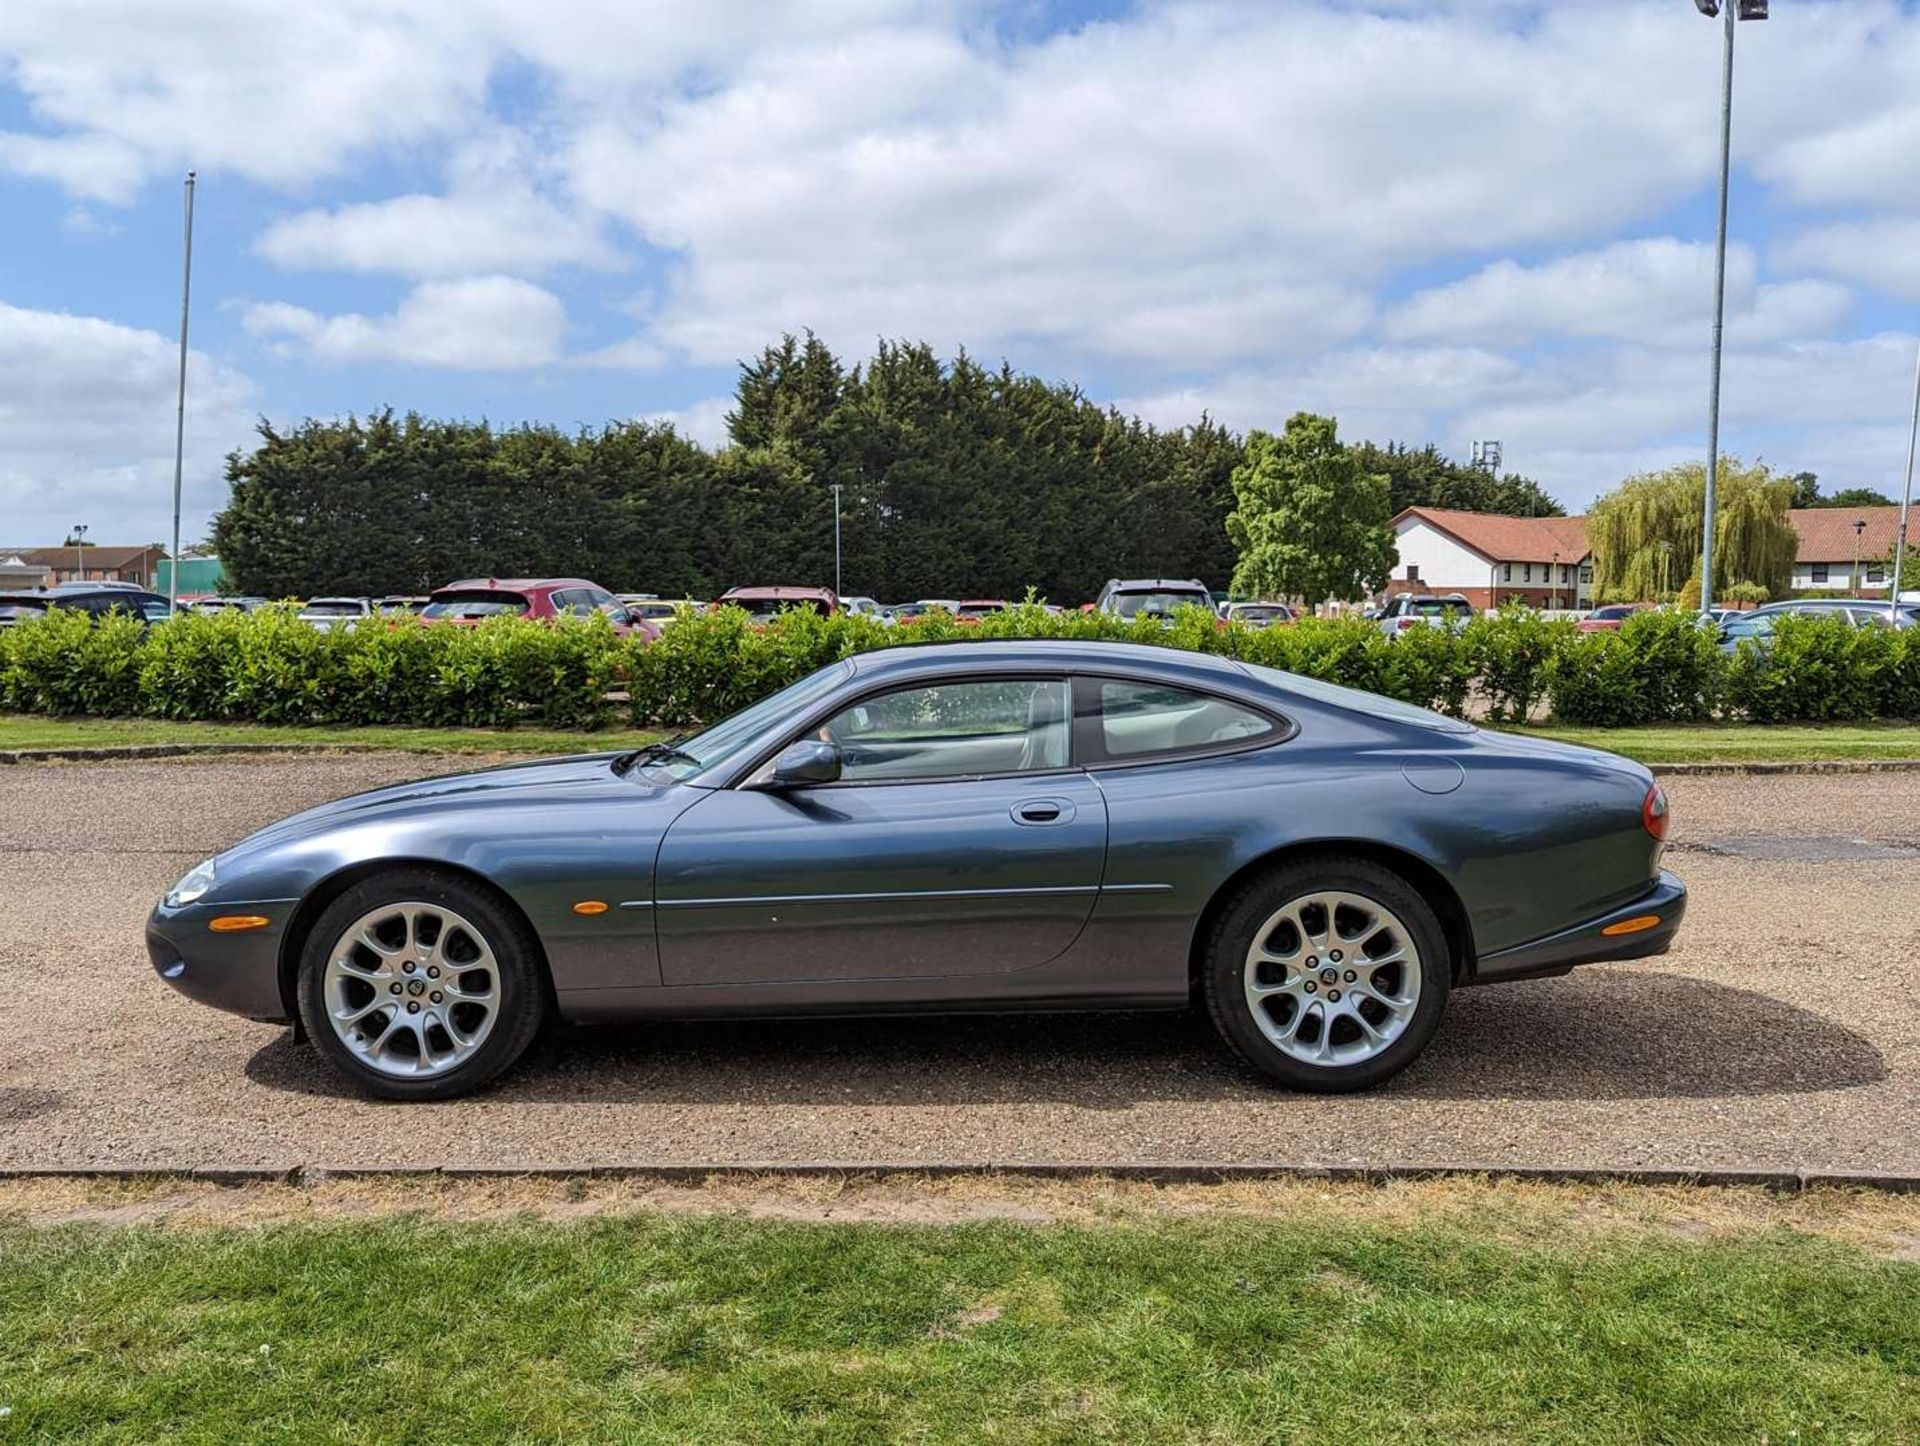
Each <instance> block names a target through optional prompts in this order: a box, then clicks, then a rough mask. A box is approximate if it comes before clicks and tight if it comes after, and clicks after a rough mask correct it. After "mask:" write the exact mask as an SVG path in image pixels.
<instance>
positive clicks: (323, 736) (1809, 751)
mask: <svg viewBox="0 0 1920 1446" xmlns="http://www.w3.org/2000/svg"><path fill="white" fill-rule="evenodd" d="M1514 731H1515V732H1523V733H1527V734H1531V735H1533V736H1535V737H1540V738H1560V739H1564V740H1565V741H1567V742H1569V743H1584V744H1587V745H1589V746H1591V747H1594V748H1608V749H1611V750H1613V751H1614V752H1615V753H1624V754H1626V755H1627V757H1629V758H1637V759H1639V760H1640V761H1641V762H1642V763H1697V762H1713V761H1726V762H1755V761H1771V762H1790V761H1803V762H1804V761H1815V760H1824V759H1845V758H1920V725H1916V724H1912V723H1854V724H1832V725H1805V726H1790V725H1779V726H1773V727H1755V726H1753V725H1750V724H1742V723H1702V724H1692V725H1688V724H1673V725H1669V726H1665V727H1658V728H1560V727H1552V726H1542V727H1532V728H1525V729H1515V730H1514ZM662 736H664V735H663V734H662V733H660V732H658V731H648V730H640V729H631V728H609V729H605V730H603V731H601V732H598V733H578V732H570V731H567V730H563V729H547V728H280V727H265V726H262V725H260V724H255V723H172V722H167V721H165V720H163V719H157V718H43V717H39V716H37V715H32V714H0V749H8V748H99V747H107V746H111V745H113V744H125V743H251V744H260V743H350V744H354V745H356V746H358V747H364V748H406V749H414V750H417V751H420V752H426V753H584V752H592V751H595V750H598V749H605V748H637V747H639V746H640V745H641V744H642V743H650V742H652V741H653V740H655V739H657V738H660V737H662Z"/></svg>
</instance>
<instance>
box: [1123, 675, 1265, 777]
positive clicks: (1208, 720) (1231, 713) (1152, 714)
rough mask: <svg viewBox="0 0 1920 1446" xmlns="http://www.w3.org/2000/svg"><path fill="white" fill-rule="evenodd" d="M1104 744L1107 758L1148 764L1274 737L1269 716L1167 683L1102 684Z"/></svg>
mask: <svg viewBox="0 0 1920 1446" xmlns="http://www.w3.org/2000/svg"><path fill="white" fill-rule="evenodd" d="M1098 688H1099V725H1100V744H1101V748H1102V750H1103V751H1104V752H1105V753H1106V755H1107V756H1108V757H1109V758H1122V759H1127V758H1146V757H1151V756H1152V755H1154V754H1156V753H1188V752H1192V751H1194V750H1196V749H1203V748H1216V747H1221V746H1227V745H1232V744H1236V743H1242V742H1245V741H1246V740H1248V739H1252V738H1259V737H1262V736H1263V735H1265V734H1269V733H1272V732H1273V731H1274V728H1275V724H1274V722H1273V720H1272V719H1271V718H1268V717H1267V716H1266V715H1265V714H1262V713H1256V712H1255V711H1254V710H1253V709H1251V708H1245V707H1242V706H1241V705H1240V704H1238V703H1229V702H1227V701H1226V700H1225V699H1224V698H1213V697H1209V696H1208V695H1207V694H1205V693H1195V692H1192V691H1190V690H1188V689H1186V688H1174V687H1169V686H1167V685H1166V684H1164V683H1122V682H1115V681H1112V680H1110V679H1104V678H1103V679H1101V680H1099V682H1098Z"/></svg>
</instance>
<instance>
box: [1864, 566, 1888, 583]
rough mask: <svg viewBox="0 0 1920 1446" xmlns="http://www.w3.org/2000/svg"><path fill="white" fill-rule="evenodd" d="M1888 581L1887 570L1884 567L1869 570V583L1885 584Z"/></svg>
mask: <svg viewBox="0 0 1920 1446" xmlns="http://www.w3.org/2000/svg"><path fill="white" fill-rule="evenodd" d="M1886 580H1887V571H1886V569H1885V568H1882V567H1870V568H1868V569H1867V581H1868V582H1871V583H1884V582H1885V581H1886Z"/></svg>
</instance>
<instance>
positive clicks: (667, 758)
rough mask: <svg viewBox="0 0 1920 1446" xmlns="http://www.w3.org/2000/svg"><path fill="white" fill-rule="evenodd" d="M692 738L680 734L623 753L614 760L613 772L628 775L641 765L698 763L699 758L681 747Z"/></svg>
mask: <svg viewBox="0 0 1920 1446" xmlns="http://www.w3.org/2000/svg"><path fill="white" fill-rule="evenodd" d="M692 736H693V735H692V734H691V733H680V734H676V735H675V736H674V737H672V738H666V739H662V740H661V741H660V742H658V743H649V744H647V745H646V747H644V748H636V749H634V750H633V751H632V752H631V753H622V754H621V755H620V756H619V757H618V758H616V759H614V760H613V771H614V772H615V773H626V772H627V771H629V770H630V769H632V768H633V767H634V765H635V764H639V763H698V762H700V760H699V759H698V758H696V757H694V756H693V754H691V753H689V752H687V750H686V749H684V748H682V747H680V744H681V743H683V742H684V741H685V740H687V739H688V738H691V737H692Z"/></svg>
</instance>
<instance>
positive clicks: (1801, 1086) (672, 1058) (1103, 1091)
mask: <svg viewBox="0 0 1920 1446" xmlns="http://www.w3.org/2000/svg"><path fill="white" fill-rule="evenodd" d="M247 1074H248V1076H249V1077H250V1078H251V1079H253V1080H254V1081H255V1082H256V1083H258V1084H263V1085H267V1086H269V1087H271V1088H274V1089H282V1090H290V1091H294V1092H297V1093H303V1094H323V1095H343V1094H347V1093H349V1091H348V1090H347V1089H346V1088H345V1086H343V1085H341V1084H340V1083H339V1081H338V1080H336V1079H335V1078H334V1077H333V1076H332V1075H331V1074H330V1073H328V1072H327V1071H326V1070H325V1069H324V1068H323V1067H322V1066H321V1064H320V1061H319V1059H318V1058H317V1057H316V1056H315V1054H314V1053H313V1051H312V1050H310V1049H308V1048H306V1047H303V1046H296V1045H294V1044H293V1043H292V1042H291V1040H290V1039H289V1038H288V1037H287V1036H285V1035H282V1036H280V1037H278V1038H276V1039H275V1041H274V1042H273V1043H271V1044H269V1045H267V1046H265V1047H264V1048H262V1049H261V1050H260V1051H259V1052H258V1053H256V1054H255V1055H254V1056H253V1058H252V1059H251V1060H250V1061H249V1062H248V1064H247ZM1886 1074H1887V1070H1886V1063H1885V1061H1884V1060H1883V1059H1882V1057H1881V1055H1880V1052H1879V1051H1878V1050H1877V1049H1875V1048H1874V1046H1873V1045H1872V1044H1871V1043H1870V1042H1869V1041H1867V1040H1866V1039H1865V1038H1863V1037H1862V1036H1860V1035H1858V1034H1856V1033H1854V1032H1853V1031H1852V1030H1849V1029H1846V1028H1844V1027H1842V1026H1841V1025H1838V1024H1836V1023H1834V1022H1833V1021H1832V1020H1829V1019H1825V1018H1823V1017H1821V1016H1820V1015H1817V1014H1814V1013H1812V1012H1810V1011H1808V1010H1805V1009H1801V1008H1798V1007H1796V1006H1794V1005H1791V1004H1787V1003H1784V1002H1782V1001H1781V1000H1778V999H1774V998H1772V997H1771V996H1769V995H1764V994H1757V993H1754V992H1752V991H1749V990H1744V989H1731V988H1728V987H1726V986H1725V985H1720V984H1712V983H1708V982H1707V981H1705V980H1699V979H1689V978H1686V977H1684V976H1680V975H1673V974H1656V973H1634V972H1631V971H1630V970H1627V969H1605V970H1586V971H1582V972H1580V973H1578V974H1574V975H1571V976H1568V977H1566V978H1561V979H1552V980H1539V981H1534V982H1531V983H1525V984H1512V985H1504V986H1501V987H1499V988H1490V989H1471V990H1464V991H1462V992H1461V993H1460V994H1459V995H1457V996H1456V997H1455V999H1454V1002H1453V1007H1452V1009H1451V1011H1450V1013H1449V1017H1448V1019H1447V1021H1446V1023H1445V1024H1444V1025H1443V1026H1442V1028H1441V1030H1440V1034H1439V1036H1438V1038H1437V1039H1435V1041H1434V1043H1433V1045H1432V1046H1431V1048H1429V1050H1428V1051H1427V1054H1426V1056H1425V1057H1424V1058H1423V1059H1421V1060H1420V1061H1419V1062H1418V1063H1416V1064H1415V1065H1414V1067H1413V1068H1412V1069H1410V1070H1408V1071H1407V1073H1405V1074H1404V1075H1401V1076H1400V1077H1399V1078H1398V1079H1396V1080H1394V1081H1392V1082H1390V1083H1389V1084H1388V1085H1386V1086H1385V1087H1384V1088H1383V1089H1382V1090H1381V1091H1379V1092H1378V1096H1379V1097H1396V1096H1397V1097H1403V1098H1413V1099H1489V1098H1493V1099H1497V1098H1503V1097H1508V1096H1519V1097H1524V1098H1528V1099H1563V1100H1607V1099H1662V1098H1671V1099H1700V1098H1714V1097H1723V1096H1740V1095H1764V1094H1787V1093H1811V1092H1816V1091H1822V1090H1835V1089H1849V1088H1853V1087H1856V1086H1861V1085H1870V1084H1876V1083H1878V1082H1879V1081H1881V1080H1883V1079H1885V1078H1886ZM1273 1097H1274V1096H1273V1093H1272V1091H1271V1090H1270V1089H1268V1088H1267V1087H1266V1086H1265V1085H1264V1084H1263V1083H1262V1082H1261V1081H1260V1080H1259V1078H1257V1077H1256V1076H1255V1075H1254V1074H1253V1072H1252V1071H1251V1070H1249V1069H1247V1068H1246V1067H1244V1066H1242V1065H1241V1064H1240V1063H1239V1062H1238V1061H1237V1060H1235V1059H1234V1058H1233V1057H1232V1056H1230V1055H1229V1054H1228V1052H1227V1050H1226V1048H1225V1047H1224V1046H1223V1045H1222V1044H1221V1043H1220V1042H1219V1040H1218V1039H1217V1038H1216V1037H1215V1036H1214V1034H1213V1031H1212V1028H1211V1026H1210V1025H1209V1024H1207V1023H1206V1021H1205V1020H1204V1019H1203V1018H1201V1017H1200V1016H1199V1015H1198V1014H1056V1015H1018V1016H952V1017H934V1016H925V1017H919V1018H869V1019H813V1020H766V1021H733V1022H665V1021H659V1022H646V1023H639V1024H634V1025H630V1026H626V1027H621V1028H612V1027H603V1028H593V1029H566V1028H561V1029H556V1030H553V1031H551V1032H549V1034H548V1035H547V1036H546V1037H545V1038H543V1039H542V1040H541V1041H539V1042H538V1043H537V1044H536V1045H535V1046H534V1047H533V1049H532V1050H530V1051H529V1052H528V1054H527V1057H526V1058H525V1059H524V1060H522V1061H521V1063H520V1065H519V1066H518V1067H517V1068H516V1069H515V1070H514V1071H513V1072H512V1073H511V1074H510V1075H509V1076H508V1077H507V1078H506V1079H505V1080H504V1081H502V1082H501V1084H500V1086H499V1087H498V1088H497V1089H495V1090H493V1091H491V1092H490V1093H489V1096H488V1098H489V1099H491V1100H495V1101H499V1102H502V1103H508V1102H513V1101H527V1102H538V1103H562V1102H570V1101H577V1102H580V1103H592V1104H623V1103H624V1104H634V1103H640V1104H646V1103H653V1104H671V1105H710V1104H727V1103H739V1104H756V1105H760V1104H802V1105H810V1106H833V1105H876V1104H878V1105H963V1104H1023V1103H1036V1104H1038V1103H1044V1104H1064V1105H1072V1106H1075V1107H1078V1108H1083V1109H1124V1108H1126V1107H1128V1106H1130V1105H1134V1104H1140V1103H1147V1102H1161V1101H1166V1102H1181V1101H1186V1102H1205V1101H1210V1100H1245V1099H1262V1098H1267V1099H1271V1098H1273Z"/></svg>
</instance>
